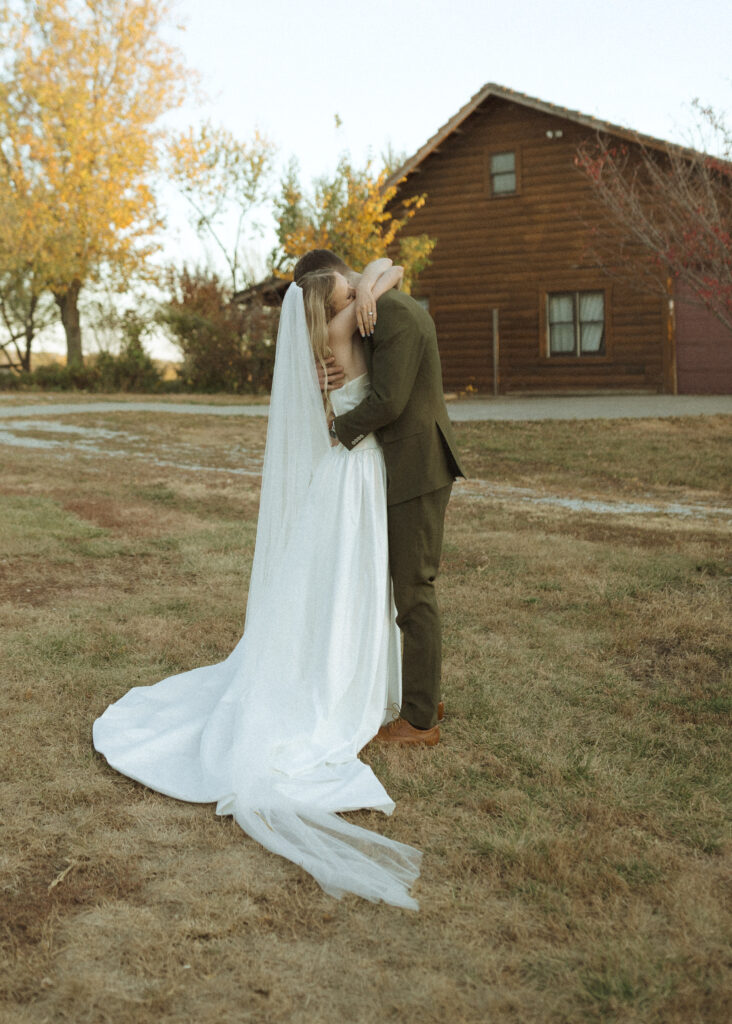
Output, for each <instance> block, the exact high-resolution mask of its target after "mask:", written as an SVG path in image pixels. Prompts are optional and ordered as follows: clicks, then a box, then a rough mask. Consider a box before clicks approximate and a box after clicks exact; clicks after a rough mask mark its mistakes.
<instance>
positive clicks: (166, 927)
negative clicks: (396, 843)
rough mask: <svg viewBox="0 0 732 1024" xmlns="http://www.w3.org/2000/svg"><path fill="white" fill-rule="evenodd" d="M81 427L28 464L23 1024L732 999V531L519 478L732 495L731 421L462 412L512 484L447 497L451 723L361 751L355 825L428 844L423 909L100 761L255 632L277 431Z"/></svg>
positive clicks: (653, 1009) (676, 1004)
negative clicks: (369, 775) (151, 699)
mask: <svg viewBox="0 0 732 1024" xmlns="http://www.w3.org/2000/svg"><path fill="white" fill-rule="evenodd" d="M55 398H56V396H54V400H55ZM95 400H96V396H95ZM228 401H229V399H228V397H227V402H228ZM63 422H64V423H67V424H71V425H73V424H79V425H82V424H85V425H87V426H92V427H96V428H99V429H100V430H107V431H109V435H107V434H100V437H99V440H98V446H97V448H96V449H94V450H92V449H88V450H86V451H84V452H83V453H81V454H78V455H77V456H76V457H73V437H71V438H70V439H69V438H67V440H68V445H67V447H59V448H58V449H53V450H51V449H43V448H39V449H37V450H36V449H25V448H20V447H18V448H15V447H6V448H4V449H3V452H2V474H1V475H0V510H1V514H2V520H1V521H2V531H1V533H0V605H1V607H0V611H1V613H2V623H3V630H2V641H1V642H2V676H3V687H2V695H1V696H0V702H1V703H0V707H1V708H2V719H3V722H4V725H5V728H4V731H3V743H2V746H1V747H0V758H1V759H2V766H3V770H2V789H3V796H4V800H3V813H2V825H3V832H4V842H3V852H2V876H3V877H2V886H3V899H2V904H1V905H0V907H1V909H0V915H1V916H2V929H1V930H0V935H2V942H3V957H2V960H1V961H0V976H1V977H2V994H1V995H0V1000H2V1002H0V1019H2V1020H3V1021H6V1020H7V1021H8V1022H13V1024H26V1022H28V1024H30V1022H34V1024H36V1022H41V1021H53V1022H56V1021H68V1022H72V1024H87V1022H88V1024H106V1022H109V1024H119V1022H124V1024H127V1022H130V1024H138V1022H139V1024H157V1022H160V1021H165V1022H170V1024H181V1022H183V1024H188V1022H190V1024H222V1022H226V1024H228V1022H236V1024H238V1022H249V1021H251V1022H262V1021H265V1022H283V1024H284V1022H288V1024H289V1022H296V1024H321V1022H322V1024H344V1022H348V1024H361V1022H363V1024H366V1022H372V1021H373V1022H376V1021H379V1022H384V1021H393V1022H400V1024H401V1022H411V1021H420V1022H435V1024H436V1022H438V1021H444V1020H449V1021H470V1022H476V1024H477V1022H491V1024H494V1022H500V1024H502V1022H512V1024H534V1022H556V1024H586V1022H595V1021H596V1022H618V1024H625V1022H643V1024H651V1022H657V1024H693V1022H702V1021H704V1022H707V1021H708V1022H714V1024H717V1022H721V1021H723V1020H725V1019H727V1017H728V1015H729V1013H730V1005H729V997H728V996H727V993H728V992H729V990H730V978H729V956H728V950H729V947H728V944H727V937H728V935H729V917H728V916H726V915H725V909H724V907H725V900H728V899H729V878H730V871H729V853H730V843H729V829H728V826H727V821H728V817H727V815H728V811H729V805H730V800H729V797H730V793H729V754H728V749H729V748H728V739H729V730H728V725H729V711H730V688H729V683H730V668H729V666H730V649H729V637H730V632H731V630H730V627H731V626H732V616H731V614H730V594H729V583H730V566H729V562H727V563H725V555H726V554H727V555H728V552H729V525H728V521H727V522H725V520H723V519H721V518H719V517H714V516H710V517H707V518H704V517H699V518H694V517H686V518H684V517H682V516H663V515H646V516H644V515H640V514H630V513H629V514H624V515H617V516H612V517H609V516H603V515H601V514H596V513H591V512H578V511H572V510H568V509H563V508H560V507H556V506H551V505H546V504H544V505H537V504H532V503H531V502H528V501H526V500H521V498H520V497H519V496H515V495H512V494H511V493H510V491H509V490H507V489H506V488H505V485H511V486H514V487H519V488H521V487H523V488H527V487H528V488H534V489H539V490H541V489H544V490H550V491H551V492H552V493H554V494H560V495H569V496H599V497H602V498H605V499H608V500H612V499H614V498H617V497H623V498H624V499H627V500H636V499H637V500H639V501H642V500H646V499H647V498H648V497H649V496H651V497H654V498H655V499H658V500H662V501H679V502H684V501H685V502H697V503H700V502H701V503H707V504H710V505H713V506H718V505H720V504H722V503H724V502H728V501H729V497H730V476H729V470H728V468H727V472H726V474H725V460H726V466H727V467H729V464H730V451H731V449H732V418H725V417H693V418H689V419H685V420H680V419H679V420H654V421H623V420H618V421H608V422H603V423H600V422H596V421H590V422H584V423H577V422H572V423H552V422H543V423H531V424H528V423H526V424H524V423H484V424H476V423H471V424H460V425H458V426H457V432H458V438H459V441H460V442H461V445H462V450H463V451H464V452H465V461H466V464H467V468H468V470H469V472H470V474H471V475H472V476H473V477H475V478H480V479H482V480H484V481H486V482H487V483H488V484H490V483H494V484H497V485H502V486H503V487H504V490H503V491H502V490H500V488H497V490H496V493H495V494H491V493H490V488H489V487H487V488H486V489H485V492H486V493H485V495H484V496H483V497H481V496H476V494H475V493H473V494H469V493H468V492H467V489H466V491H465V492H464V493H463V492H461V490H460V488H459V487H458V488H456V491H455V496H454V498H453V501H452V502H451V505H450V508H449V511H448V521H447V532H446V541H445V552H444V562H443V573H442V578H441V589H440V595H441V601H442V605H443V611H444V698H445V702H446V706H447V714H448V718H447V721H446V723H445V726H444V729H443V740H442V742H441V744H440V745H439V746H438V747H437V748H435V749H434V750H429V751H427V750H426V751H392V750H383V749H374V748H371V747H369V748H367V749H366V751H365V752H364V755H363V756H364V757H365V758H366V759H367V760H369V761H370V762H371V763H372V764H373V765H374V768H375V770H376V771H377V773H378V774H379V776H380V778H381V779H382V780H383V781H384V783H385V785H386V786H387V789H388V790H389V792H390V793H391V795H392V796H393V797H394V799H395V800H396V802H397V810H396V812H395V814H394V815H393V817H392V818H388V819H387V818H384V817H383V816H381V815H378V814H376V813H371V812H360V813H356V814H352V815H349V817H350V818H351V819H352V820H354V821H357V822H361V823H363V824H366V825H367V826H368V827H370V828H377V829H379V830H381V831H382V832H383V833H384V834H388V835H390V836H392V837H394V838H397V839H400V840H402V841H404V842H407V843H411V844H413V845H415V846H418V847H420V848H421V849H422V850H423V851H424V854H425V857H424V861H423V875H422V877H421V879H420V881H419V883H418V885H417V886H416V890H415V895H416V896H417V897H418V899H419V900H420V904H421V910H420V911H419V913H416V914H415V913H410V912H406V911H399V910H395V909H394V908H390V907H385V906H383V905H372V904H369V903H366V902H364V901H361V900H359V899H357V898H355V897H347V898H345V899H343V900H341V901H336V900H333V899H331V898H330V897H328V896H326V895H324V894H323V893H322V891H321V890H320V889H319V888H318V886H317V885H316V884H315V882H314V881H313V880H312V879H311V878H310V877H309V876H308V875H305V874H304V873H303V872H302V871H301V870H300V869H298V868H297V867H295V866H294V865H292V864H290V863H289V862H287V861H284V860H281V859H278V858H276V857H274V856H272V855H271V854H269V853H267V852H266V851H265V850H263V849H262V848H260V847H259V846H257V845H256V844H255V843H254V842H253V841H251V840H250V839H249V838H248V837H246V836H245V835H244V834H243V833H242V832H241V831H240V830H239V829H238V827H236V826H235V825H233V824H232V822H231V820H230V819H220V818H217V817H216V816H215V815H214V810H213V806H212V805H211V806H198V805H192V804H184V803H179V802H176V801H173V800H170V799H168V798H165V797H162V796H159V795H158V794H156V793H153V792H151V791H149V790H146V789H144V788H143V787H142V786H139V785H137V784H136V783H134V782H132V781H130V780H128V779H126V778H124V777H122V776H120V775H117V774H116V773H115V772H113V771H112V770H111V769H109V767H108V766H107V765H106V762H104V760H103V759H102V758H100V757H99V756H98V755H96V754H95V753H94V751H93V749H92V747H91V724H92V721H93V719H94V718H95V717H96V716H97V715H98V714H100V713H101V711H102V710H103V709H104V708H105V707H106V706H107V704H108V703H110V702H111V701H113V700H115V699H117V698H118V697H119V696H120V695H121V694H122V693H124V692H125V691H126V690H127V689H128V688H129V687H131V686H133V685H140V684H144V683H152V682H155V681H157V680H158V679H160V678H162V677H164V676H166V675H170V674H171V673H174V672H177V671H181V670H184V669H187V668H192V667H194V666H197V665H201V664H206V663H210V662H214V661H218V660H221V659H223V658H224V657H226V656H227V655H228V654H229V652H230V650H231V648H232V647H233V645H234V644H235V643H236V641H237V640H238V638H239V635H240V631H241V628H242V624H243V617H244V608H245V601H246V590H247V581H248V573H249V567H250V563H251V557H252V548H253V543H254V533H255V527H256V515H257V503H258V486H259V485H258V480H257V478H256V476H253V475H237V472H236V470H237V468H238V467H239V466H241V465H244V464H245V463H246V462H247V459H252V460H253V462H252V464H256V462H257V460H258V459H259V458H261V452H262V448H263V441H264V432H265V429H266V424H265V421H264V420H263V419H251V420H250V419H244V418H242V419H241V420H239V419H227V418H223V419H222V418H220V417H213V416H210V417H207V416H205V415H201V416H200V417H198V416H196V417H193V416H188V417H185V416H182V415H181V416H174V415H172V414H162V413H145V414H144V415H142V414H137V413H136V414H129V413H127V414H113V413H109V414H104V415H102V416H99V415H97V414H88V415H83V414H79V416H78V417H74V416H65V417H64V418H63ZM125 432H127V434H128V435H130V436H129V440H128V442H127V446H126V447H125V445H124V444H123V443H122V442H121V441H120V436H119V435H122V434H124V433H125ZM33 433H34V436H37V437H39V438H40V439H43V438H44V437H46V436H47V437H48V438H53V437H57V435H53V434H52V433H50V432H49V433H48V434H47V435H46V434H44V431H43V427H42V425H41V424H40V423H39V424H36V426H34V432H33ZM112 435H114V436H112ZM133 435H134V436H133ZM161 452H164V453H165V457H162V456H160V453H161ZM125 453H126V454H125ZM156 459H157V461H156ZM194 463H195V464H196V465H198V466H199V467H201V468H199V469H190V468H187V469H185V468H181V466H191V465H193V464H194ZM725 887H726V888H725ZM725 971H726V972H727V973H726V974H725Z"/></svg>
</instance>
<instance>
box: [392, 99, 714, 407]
mask: <svg viewBox="0 0 732 1024" xmlns="http://www.w3.org/2000/svg"><path fill="white" fill-rule="evenodd" d="M598 131H600V132H602V133H604V134H606V135H608V136H611V137H617V138H619V139H621V140H622V141H623V142H625V143H626V144H627V145H630V146H632V145H633V144H636V145H637V144H638V141H640V142H642V143H643V144H644V145H645V146H647V147H651V148H653V147H657V148H659V149H662V148H664V147H665V145H666V144H665V143H663V142H661V141H659V140H657V139H652V138H649V137H647V136H640V135H637V134H636V133H634V132H632V131H630V130H628V129H625V128H620V127H618V126H616V125H612V124H608V123H607V122H604V121H599V120H597V119H596V118H593V117H589V116H587V115H584V114H580V113H578V112H576V111H573V110H568V109H566V108H564V107H557V106H554V105H553V104H551V103H546V102H544V101H542V100H538V99H533V98H532V97H529V96H525V95H523V94H522V93H517V92H513V91H512V90H510V89H505V88H503V87H501V86H498V85H494V84H489V85H486V86H484V88H483V89H481V90H480V92H478V93H476V95H475V96H473V98H472V99H471V100H470V102H469V103H467V104H466V105H465V106H464V107H463V108H462V109H461V110H460V111H458V113H457V114H455V116H454V117H453V118H452V119H451V120H450V121H448V123H447V124H445V125H444V126H443V127H442V128H441V129H440V130H439V131H438V132H437V133H436V134H435V135H434V136H433V137H432V138H431V139H429V140H428V141H427V142H426V143H425V144H424V146H422V148H421V149H420V150H418V152H417V153H415V154H414V156H412V157H411V158H410V159H409V160H407V162H406V163H405V164H404V165H403V166H402V167H401V168H399V170H398V171H396V172H395V173H394V175H393V176H392V178H391V179H390V183H394V184H396V183H399V185H398V189H399V192H398V197H397V198H398V199H399V198H407V197H408V196H410V195H413V194H421V193H426V194H427V202H426V204H425V206H424V207H423V208H422V209H421V210H420V211H419V212H418V213H417V214H416V216H415V217H414V218H413V219H412V220H411V221H410V222H409V224H408V225H407V227H406V228H405V229H404V232H403V233H404V234H422V233H427V234H428V235H430V236H432V237H434V238H436V239H437V245H436V247H435V250H434V252H433V255H432V262H431V265H430V266H429V267H428V268H427V269H426V270H425V271H424V272H423V273H422V274H421V276H420V278H419V282H418V284H417V286H416V288H415V293H414V294H415V296H416V297H417V298H419V299H420V300H421V301H423V302H424V303H425V305H426V306H427V308H428V309H429V311H430V313H431V314H432V316H433V317H434V320H435V322H436V325H437V335H438V339H439V342H440V351H441V355H442V361H443V374H444V382H445V388H446V390H458V391H459V390H464V389H466V388H468V387H470V388H473V389H475V390H476V391H478V392H483V393H485V392H487V393H494V394H499V393H500V394H505V393H517V392H523V393H529V392H533V393H542V392H543V393H563V392H564V393H566V392H601V391H613V390H626V391H632V390H637V391H652V392H667V393H676V392H687V393H689V392H697V393H701V392H715V393H720V392H721V393H728V392H732V336H730V335H729V332H727V331H725V330H723V329H722V327H721V325H720V324H719V321H717V320H716V319H715V318H714V317H713V316H712V315H711V314H710V313H708V312H707V311H706V310H705V309H704V308H703V307H702V306H700V305H699V304H698V303H697V302H696V301H695V300H694V298H693V297H692V296H691V295H690V294H688V293H684V292H680V293H678V294H673V293H672V294H671V295H669V296H664V295H663V294H661V293H660V292H659V291H658V290H652V289H651V288H650V286H649V288H648V290H646V291H643V290H641V289H639V288H638V286H637V285H636V284H632V283H629V282H628V279H627V276H626V277H625V278H624V277H623V276H621V275H617V274H615V275H611V274H608V273H606V272H605V271H604V269H603V268H602V267H601V266H599V265H598V262H597V259H596V257H595V258H593V256H592V252H591V251H589V250H588V234H589V231H590V230H591V228H592V227H593V225H598V226H599V227H600V229H601V231H602V232H603V233H604V235H605V239H604V241H605V243H607V242H608V235H609V234H612V232H613V231H617V229H616V228H615V227H614V226H613V225H612V224H611V223H609V222H608V221H607V215H606V213H605V212H604V209H603V208H602V207H601V205H600V202H599V200H598V199H597V198H596V197H595V195H594V194H593V191H592V187H591V185H590V183H589V181H588V179H587V177H586V176H585V174H584V173H583V172H582V171H580V170H579V169H578V168H577V167H576V166H575V163H574V158H575V154H576V152H577V148H578V146H579V145H580V144H581V143H583V142H585V141H588V140H589V139H591V138H592V137H594V136H595V135H596V133H597V132H598ZM609 240H610V241H612V239H611V238H610V239H609ZM604 247H605V248H608V246H607V244H605V246H604ZM632 258H633V259H638V260H642V259H646V258H647V257H645V256H644V255H643V253H641V252H640V251H637V253H636V254H635V255H634V256H633V257H632ZM639 276H640V275H639Z"/></svg>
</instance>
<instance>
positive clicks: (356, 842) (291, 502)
mask: <svg viewBox="0 0 732 1024" xmlns="http://www.w3.org/2000/svg"><path fill="white" fill-rule="evenodd" d="M329 450H330V440H329V437H328V431H327V426H326V422H325V417H324V414H323V403H322V398H321V394H320V388H319V384H318V378H317V371H316V368H315V360H314V358H313V354H312V349H311V346H310V337H309V333H308V329H307V322H306V319H305V305H304V300H303V293H302V289H301V288H300V287H298V285H296V284H291V285H290V287H289V288H288V290H287V293H286V295H285V299H284V302H283V305H282V313H281V317H280V326H279V333H278V336H277V349H276V355H275V368H274V378H273V384H272V396H271V402H270V410H269V424H268V428H267V443H266V449H265V457H264V468H263V476H262V492H261V503H260V509H259V519H258V523H257V538H256V544H255V553H254V562H253V566H252V575H251V582H250V588H249V596H248V602H247V615H246V626H245V630H244V636H243V637H242V641H241V643H242V645H243V650H242V651H241V652H240V653H241V654H242V655H243V657H242V661H241V664H240V668H239V669H238V671H241V672H242V673H243V675H244V676H249V678H250V679H251V678H252V677H254V676H256V675H257V673H258V652H257V638H258V636H262V631H263V630H265V629H269V630H271V629H272V628H277V625H276V623H272V622H271V621H268V622H263V621H262V619H263V617H264V613H263V614H262V615H260V614H259V613H260V611H261V610H262V609H267V615H268V616H269V617H272V608H273V602H272V597H273V592H276V590H277V587H279V586H281V579H282V565H281V560H282V553H283V552H284V551H286V549H287V545H288V540H289V539H290V535H291V531H292V529H293V525H294V524H295V522H296V519H297V516H298V513H299V511H300V509H301V506H302V504H303V502H304V501H305V500H306V495H307V491H308V487H309V485H310V482H311V479H312V477H313V473H314V471H315V469H316V467H317V465H318V463H319V462H320V460H321V459H323V457H324V456H325V455H326V454H327V453H328V452H329ZM323 568H324V571H325V572H327V571H328V566H327V565H326V566H324V567H323ZM354 608H355V609H357V608H358V595H354ZM313 685H314V686H315V685H316V682H314V684H313ZM245 692H248V693H249V692H250V691H248V690H247V691H245ZM286 696H287V695H286V694H285V697H286ZM290 697H291V698H292V699H293V700H295V699H296V698H297V695H295V694H291V695H290ZM282 698H283V694H282V693H280V694H279V696H278V697H277V698H276V699H275V700H277V699H278V700H280V701H282ZM275 700H272V699H271V698H270V695H269V693H267V694H263V695H260V700H259V706H258V707H256V708H254V707H252V702H251V701H250V700H247V701H246V702H243V703H242V704H241V705H239V706H238V707H237V708H236V711H235V714H236V716H237V718H238V724H237V725H236V727H235V728H234V734H235V735H236V736H237V744H238V750H237V751H236V752H235V754H234V764H233V765H232V767H231V773H230V776H229V781H230V785H231V792H230V794H229V796H227V797H224V798H223V799H220V800H219V802H218V805H217V813H219V814H233V816H234V818H235V820H236V821H237V822H238V824H239V825H240V826H241V827H242V828H243V829H244V831H246V832H247V833H248V834H249V835H251V836H252V837H253V838H255V839H256V840H257V841H258V842H260V843H261V844H262V845H263V846H265V847H266V848H267V849H269V850H271V851H272V852H274V853H277V854H280V855H281V856H283V857H286V858H288V859H289V860H291V861H293V862H294V863H296V864H299V865H300V866H301V867H303V868H304V869H305V870H306V871H308V872H309V873H310V874H311V875H313V877H314V878H315V879H316V881H317V882H318V883H319V884H320V885H321V886H322V888H323V889H324V890H325V891H326V892H328V893H329V894H331V895H333V896H337V897H338V896H341V895H343V893H345V892H353V893H356V894H357V895H360V896H363V897H365V898H366V899H369V900H373V901H379V900H383V901H385V902H387V903H391V904H394V905H396V906H401V907H406V908H409V909H417V908H418V904H417V902H416V901H415V900H414V899H413V897H412V896H410V894H409V889H410V886H411V885H412V884H413V882H414V881H415V880H416V878H417V877H418V875H419V863H420V860H421V856H422V855H421V853H420V851H419V850H416V849H414V848H413V847H411V846H406V845H404V844H403V843H398V842H396V841H394V840H391V839H387V838H385V837H383V836H381V835H379V834H378V833H375V832H371V831H369V830H368V829H364V828H360V827H358V826H356V825H352V824H351V823H350V822H347V821H345V820H344V819H343V818H341V817H340V816H339V815H338V814H336V813H332V812H329V811H325V810H323V809H322V805H321V806H319V805H318V804H317V802H313V801H312V800H309V799H308V794H312V792H313V791H314V787H315V788H316V789H317V787H318V786H319V785H322V784H326V785H329V786H331V787H332V788H335V789H336V790H337V787H338V784H339V782H341V781H343V780H347V779H348V777H349V774H352V769H353V768H354V767H355V768H357V769H361V770H363V769H364V768H365V766H363V765H361V764H360V763H359V762H356V764H355V766H354V765H350V766H349V765H347V764H346V765H334V766H329V765H321V766H319V767H318V769H317V771H316V773H315V778H314V777H313V774H312V772H311V774H310V775H307V774H304V775H303V776H302V777H298V775H297V771H296V772H295V774H294V777H292V778H287V779H285V778H283V776H282V774H281V767H274V766H272V765H270V764H269V763H268V760H267V753H266V751H267V749H268V748H267V747H266V746H265V745H261V746H260V745H259V744H260V740H259V735H258V730H267V727H268V726H269V728H270V729H271V730H273V731H274V732H275V733H276V731H277V725H278V709H277V707H276V706H274V705H275ZM258 750H260V751H261V754H262V758H261V763H259V764H258V767H257V768H256V770H253V767H252V766H253V762H255V761H256V760H257V751H258ZM379 788H380V787H379ZM382 793H383V790H382ZM386 799H387V801H388V797H387V798H386ZM369 806H379V807H380V809H382V810H385V811H386V812H387V813H391V810H392V809H393V803H391V801H388V803H384V801H383V799H381V800H380V801H379V802H374V803H373V804H370V805H369ZM341 809H344V810H345V809H347V808H341Z"/></svg>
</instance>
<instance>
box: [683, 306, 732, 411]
mask: <svg viewBox="0 0 732 1024" xmlns="http://www.w3.org/2000/svg"><path fill="white" fill-rule="evenodd" d="M676 367H677V369H676V372H677V379H678V389H679V393H680V394H686V395H704V394H707V395H709V394H711V395H720V394H723V395H729V394H732V333H731V332H730V331H728V330H727V329H726V328H725V327H724V326H723V324H722V323H721V322H720V321H719V320H718V319H717V317H715V316H714V314H713V313H710V312H709V310H708V309H706V308H705V307H704V306H703V305H702V303H701V302H700V300H699V299H697V298H696V297H695V296H694V295H693V293H692V292H691V291H690V290H689V289H688V288H686V287H683V286H682V287H680V288H678V289H677V294H676Z"/></svg>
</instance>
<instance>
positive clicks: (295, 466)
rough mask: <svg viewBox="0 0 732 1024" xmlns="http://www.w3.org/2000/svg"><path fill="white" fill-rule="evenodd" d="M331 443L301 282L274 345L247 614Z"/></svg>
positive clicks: (289, 295)
mask: <svg viewBox="0 0 732 1024" xmlns="http://www.w3.org/2000/svg"><path fill="white" fill-rule="evenodd" d="M329 447H330V440H329V438H328V429H327V426H326V422H325V417H324V415H323V401H322V398H321V396H320V386H319V384H318V375H317V372H316V369H315V359H314V358H313V352H312V349H311V347H310V337H309V334H308V326H307V321H306V319H305V302H304V300H303V292H302V288H300V287H299V286H298V285H296V284H295V283H294V282H293V283H292V284H291V285H290V287H289V288H288V289H287V292H286V293H285V299H284V302H283V303H282V312H281V314H280V326H279V331H278V334H277V348H276V350H275V366H274V375H273V378H272V394H271V397H270V405H269V422H268V425H267V444H266V447H265V452H264V467H263V470H262V493H261V498H260V504H259V519H258V521H257V540H256V544H255V548H254V562H253V564H252V575H251V581H250V584H249V598H248V602H247V609H248V610H247V617H248V616H249V609H255V608H257V606H258V605H259V603H260V600H261V588H262V587H266V585H267V579H268V575H269V573H270V571H271V569H272V567H273V566H274V565H275V564H276V561H277V556H278V555H279V553H280V552H281V551H282V550H283V549H284V548H285V546H286V544H287V540H288V538H289V535H290V531H291V529H292V524H293V522H294V520H295V517H296V515H297V512H298V509H299V508H300V507H301V505H302V502H303V498H304V497H305V494H306V492H307V489H308V486H309V484H310V481H311V479H312V476H313V472H314V470H315V467H316V465H317V464H318V462H319V461H320V460H321V459H322V458H323V456H324V455H325V454H326V453H327V451H328V449H329Z"/></svg>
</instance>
